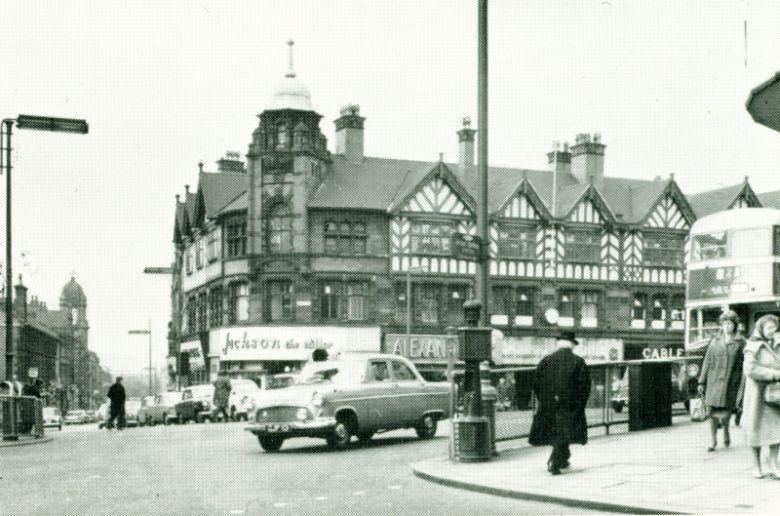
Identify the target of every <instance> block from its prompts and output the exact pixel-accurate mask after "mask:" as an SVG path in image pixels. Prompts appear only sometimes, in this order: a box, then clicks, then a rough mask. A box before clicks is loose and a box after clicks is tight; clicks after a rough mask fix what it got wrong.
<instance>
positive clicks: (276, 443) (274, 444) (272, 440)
mask: <svg viewBox="0 0 780 516" xmlns="http://www.w3.org/2000/svg"><path fill="white" fill-rule="evenodd" d="M257 440H258V441H260V447H261V448H262V449H263V450H265V451H267V452H275V451H279V448H281V447H282V444H284V438H283V437H258V438H257Z"/></svg>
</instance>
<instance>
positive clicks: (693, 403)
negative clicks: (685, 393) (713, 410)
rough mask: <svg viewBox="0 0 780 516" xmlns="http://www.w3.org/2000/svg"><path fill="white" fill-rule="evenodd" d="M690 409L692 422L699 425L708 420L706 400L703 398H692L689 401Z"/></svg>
mask: <svg viewBox="0 0 780 516" xmlns="http://www.w3.org/2000/svg"><path fill="white" fill-rule="evenodd" d="M688 408H689V409H690V414H691V421H693V422H696V423H698V422H700V421H704V420H705V419H707V413H706V411H705V410H704V400H702V399H701V398H691V399H690V400H689V401H688Z"/></svg>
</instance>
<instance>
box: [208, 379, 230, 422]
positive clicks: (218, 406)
mask: <svg viewBox="0 0 780 516" xmlns="http://www.w3.org/2000/svg"><path fill="white" fill-rule="evenodd" d="M232 389H233V387H232V386H231V385H230V378H228V377H227V376H225V374H224V373H220V374H219V375H218V376H217V379H216V380H214V412H213V413H212V414H211V420H212V421H216V420H217V416H218V415H219V414H220V413H222V418H223V419H222V420H223V421H230V415H229V414H228V404H229V403H230V391H231V390H232Z"/></svg>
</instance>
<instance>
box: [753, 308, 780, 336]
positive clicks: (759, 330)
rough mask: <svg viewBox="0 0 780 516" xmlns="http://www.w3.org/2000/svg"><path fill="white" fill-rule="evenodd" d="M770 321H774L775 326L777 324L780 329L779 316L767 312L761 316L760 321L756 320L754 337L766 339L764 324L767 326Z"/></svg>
mask: <svg viewBox="0 0 780 516" xmlns="http://www.w3.org/2000/svg"><path fill="white" fill-rule="evenodd" d="M770 322H771V323H774V324H775V326H777V327H778V329H780V320H778V318H777V316H776V315H772V314H766V315H763V316H761V318H760V319H759V320H758V321H756V327H755V329H754V330H753V337H752V338H753V339H758V340H766V339H765V338H764V326H766V325H767V324H769V323H770Z"/></svg>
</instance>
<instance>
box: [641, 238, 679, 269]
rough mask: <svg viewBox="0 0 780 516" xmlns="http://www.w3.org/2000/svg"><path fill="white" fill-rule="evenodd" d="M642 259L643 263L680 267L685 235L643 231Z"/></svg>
mask: <svg viewBox="0 0 780 516" xmlns="http://www.w3.org/2000/svg"><path fill="white" fill-rule="evenodd" d="M643 239H644V246H643V249H644V250H643V254H642V260H643V262H644V264H645V265H655V266H661V267H682V266H683V255H684V254H685V237H684V236H683V235H677V234H669V233H645V234H644V235H643Z"/></svg>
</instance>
